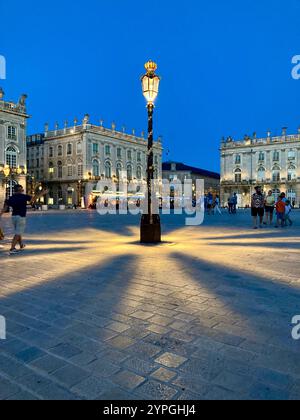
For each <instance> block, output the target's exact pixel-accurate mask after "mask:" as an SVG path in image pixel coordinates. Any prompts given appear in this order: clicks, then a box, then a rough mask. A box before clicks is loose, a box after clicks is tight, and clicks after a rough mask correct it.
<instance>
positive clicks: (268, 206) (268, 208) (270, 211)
mask: <svg viewBox="0 0 300 420" xmlns="http://www.w3.org/2000/svg"><path fill="white" fill-rule="evenodd" d="M274 210H275V198H274V195H273V191H272V190H270V191H269V192H268V195H267V197H266V200H265V213H266V218H265V221H264V225H267V224H270V225H271V224H272V223H273V216H274Z"/></svg>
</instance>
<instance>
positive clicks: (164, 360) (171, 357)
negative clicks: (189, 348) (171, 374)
mask: <svg viewBox="0 0 300 420" xmlns="http://www.w3.org/2000/svg"><path fill="white" fill-rule="evenodd" d="M155 361H156V363H160V364H161V365H164V366H167V367H170V368H177V367H179V366H181V365H182V364H183V363H185V362H186V361H187V359H186V358H185V357H182V356H178V354H173V353H164V354H162V355H161V356H159V357H158V358H157V359H156V360H155Z"/></svg>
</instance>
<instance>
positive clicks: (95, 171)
mask: <svg viewBox="0 0 300 420" xmlns="http://www.w3.org/2000/svg"><path fill="white" fill-rule="evenodd" d="M93 176H96V177H98V176H100V165H99V162H98V160H96V159H94V160H93Z"/></svg>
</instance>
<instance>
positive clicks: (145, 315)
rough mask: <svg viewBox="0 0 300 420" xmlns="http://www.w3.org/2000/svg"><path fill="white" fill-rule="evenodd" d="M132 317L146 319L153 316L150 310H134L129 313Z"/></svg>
mask: <svg viewBox="0 0 300 420" xmlns="http://www.w3.org/2000/svg"><path fill="white" fill-rule="evenodd" d="M131 316H132V317H134V318H138V319H142V320H148V319H149V318H151V317H152V316H153V313H151V312H144V311H136V312H134V313H133V314H131Z"/></svg>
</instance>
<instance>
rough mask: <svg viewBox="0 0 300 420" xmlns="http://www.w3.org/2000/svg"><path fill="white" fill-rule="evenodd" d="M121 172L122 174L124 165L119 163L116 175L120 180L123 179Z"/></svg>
mask: <svg viewBox="0 0 300 420" xmlns="http://www.w3.org/2000/svg"><path fill="white" fill-rule="evenodd" d="M121 172H122V165H121V163H118V164H117V173H116V175H117V178H118V179H120V178H121Z"/></svg>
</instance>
